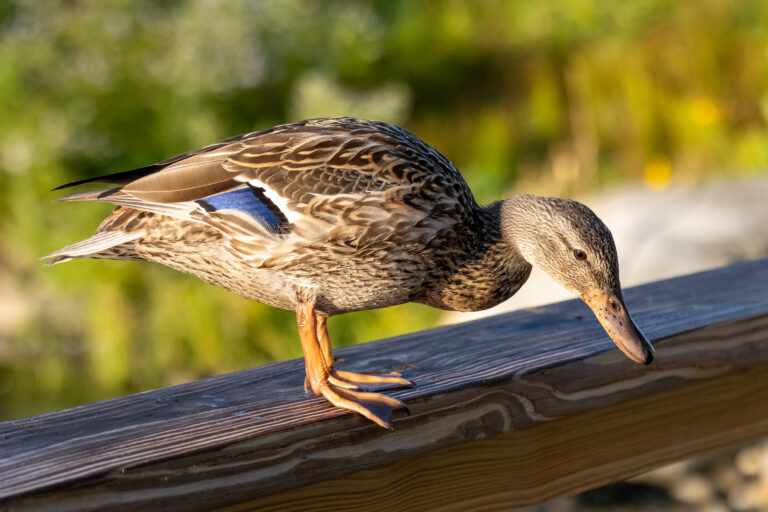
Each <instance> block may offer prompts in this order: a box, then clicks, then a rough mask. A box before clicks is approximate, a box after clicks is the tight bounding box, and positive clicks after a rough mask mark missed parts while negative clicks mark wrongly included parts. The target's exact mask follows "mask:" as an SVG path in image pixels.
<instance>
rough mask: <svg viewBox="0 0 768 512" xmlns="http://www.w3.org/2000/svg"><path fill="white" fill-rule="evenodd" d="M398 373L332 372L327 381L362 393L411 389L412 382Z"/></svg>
mask: <svg viewBox="0 0 768 512" xmlns="http://www.w3.org/2000/svg"><path fill="white" fill-rule="evenodd" d="M401 375H402V374H401V373H399V372H386V373H382V374H376V375H374V374H366V373H353V372H345V371H343V370H332V371H331V372H330V375H329V380H330V381H331V383H332V384H334V385H336V386H339V387H342V388H346V389H356V390H363V391H383V390H385V389H396V388H412V387H413V385H414V384H413V382H411V381H410V380H408V379H404V378H402V377H401Z"/></svg>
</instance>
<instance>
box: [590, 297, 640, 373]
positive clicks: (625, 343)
mask: <svg viewBox="0 0 768 512" xmlns="http://www.w3.org/2000/svg"><path fill="white" fill-rule="evenodd" d="M581 300H583V301H584V302H586V303H587V305H588V306H589V307H590V308H592V312H594V313H595V316H596V317H597V319H598V320H599V321H600V324H601V325H602V326H603V329H605V332H607V333H608V336H610V337H611V339H612V340H613V342H614V343H615V344H616V346H617V347H619V349H620V350H621V351H622V352H624V354H625V355H626V356H627V357H628V358H630V359H631V360H633V361H635V362H636V363H642V364H651V363H652V362H653V353H654V350H653V345H652V344H651V342H650V341H648V338H646V337H645V336H644V335H643V333H642V332H640V329H638V328H637V325H635V322H633V321H632V318H631V317H630V316H629V312H627V307H626V306H625V305H624V300H623V299H622V298H621V290H620V289H618V288H614V289H608V290H606V291H605V292H603V293H599V294H596V295H591V296H587V295H582V296H581Z"/></svg>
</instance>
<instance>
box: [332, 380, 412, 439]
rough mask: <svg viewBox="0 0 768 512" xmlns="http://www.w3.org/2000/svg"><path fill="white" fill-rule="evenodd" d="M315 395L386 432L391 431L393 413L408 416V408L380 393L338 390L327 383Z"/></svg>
mask: <svg viewBox="0 0 768 512" xmlns="http://www.w3.org/2000/svg"><path fill="white" fill-rule="evenodd" d="M317 393H318V394H320V395H323V396H324V397H325V398H326V400H328V401H329V402H331V404H333V405H334V406H336V407H340V408H342V409H347V410H349V411H353V412H356V413H358V414H361V415H363V416H365V417H366V418H368V419H369V420H371V421H373V422H374V423H376V424H377V425H379V426H381V427H383V428H386V429H388V430H392V412H393V411H396V410H404V411H406V412H407V413H408V415H410V411H408V407H407V406H406V405H405V404H404V403H403V402H402V401H400V400H398V399H397V398H392V397H390V396H387V395H382V394H380V393H370V392H366V391H354V390H351V389H345V388H340V387H337V386H334V385H332V384H330V383H329V382H328V383H323V384H322V385H320V387H319V389H318V390H317Z"/></svg>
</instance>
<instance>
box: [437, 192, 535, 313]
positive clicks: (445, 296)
mask: <svg viewBox="0 0 768 512" xmlns="http://www.w3.org/2000/svg"><path fill="white" fill-rule="evenodd" d="M505 203H506V201H504V202H501V201H499V202H496V203H492V204H489V205H487V206H482V207H478V208H477V210H476V215H475V218H474V223H473V225H472V226H467V234H466V236H462V235H461V234H460V233H456V235H457V237H458V238H459V239H461V242H463V243H459V240H457V241H456V242H457V243H455V244H453V243H452V244H451V245H455V246H456V247H461V250H460V253H459V254H455V253H454V254H450V255H449V259H448V260H447V261H448V264H446V265H445V266H443V269H445V270H443V271H441V272H440V273H441V276H440V277H441V279H437V280H435V285H434V286H433V287H431V288H430V290H429V291H428V293H427V295H426V297H425V300H423V301H422V302H425V303H427V304H429V305H431V306H434V307H438V308H442V309H451V310H456V311H479V310H483V309H488V308H490V307H493V306H495V305H497V304H499V303H501V302H503V301H505V300H506V299H508V298H509V297H511V296H512V295H514V293H515V292H517V290H518V289H519V288H520V286H522V285H523V283H525V281H526V280H527V279H528V276H529V275H530V272H531V266H530V265H529V264H528V263H527V262H526V261H525V259H523V258H522V257H521V256H520V253H519V252H518V251H517V249H516V247H514V245H512V244H511V243H510V241H509V240H507V239H506V237H505V236H504V234H503V227H502V220H503V218H502V211H503V209H504V204H505ZM447 269H450V270H447Z"/></svg>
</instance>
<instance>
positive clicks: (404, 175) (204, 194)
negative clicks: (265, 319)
mask: <svg viewBox="0 0 768 512" xmlns="http://www.w3.org/2000/svg"><path fill="white" fill-rule="evenodd" d="M89 182H100V183H117V184H120V185H122V186H121V187H115V188H111V189H106V190H99V191H90V192H81V193H75V194H71V195H69V196H65V197H63V198H61V200H64V201H73V200H96V201H104V202H110V203H113V204H117V205H121V206H127V207H129V208H134V209H137V210H142V211H148V212H152V213H155V214H161V215H167V216H171V217H176V218H179V219H183V220H189V221H192V222H202V223H205V224H208V225H211V226H214V227H216V228H217V229H219V230H220V231H222V232H224V233H225V234H226V235H227V236H228V238H229V240H230V243H231V245H232V247H233V248H234V249H235V250H237V251H240V252H241V253H242V255H243V256H244V257H249V258H250V257H253V259H254V260H259V261H263V260H264V259H265V257H267V254H265V251H266V252H270V253H271V254H272V256H275V252H279V253H284V254H285V253H287V252H290V251H291V250H293V249H295V248H296V247H298V246H306V245H313V244H332V245H335V246H339V247H343V248H346V249H348V250H354V251H359V250H362V249H365V248H370V247H371V246H372V245H375V244H376V243H378V242H382V241H384V240H389V241H391V242H393V243H396V244H399V245H400V246H403V245H408V244H410V245H411V246H413V248H414V250H418V248H419V246H423V244H425V243H427V242H428V241H429V240H431V239H432V238H433V237H434V236H436V234H437V233H438V232H439V231H441V230H443V229H447V228H450V227H451V226H452V225H453V224H455V223H456V222H457V221H460V220H462V217H466V216H468V215H471V214H472V212H473V211H474V209H473V205H475V203H474V199H473V198H472V195H471V192H470V191H469V189H468V187H467V185H466V183H465V182H464V180H463V179H462V178H461V176H460V174H459V173H458V171H456V169H455V168H454V167H453V165H452V164H451V163H450V161H448V159H447V158H445V157H444V156H443V155H442V154H440V153H439V152H438V151H436V150H435V149H433V148H431V147H429V146H428V145H426V144H424V143H423V142H421V141H420V140H419V139H417V138H416V137H414V136H413V135H411V134H410V133H408V132H407V131H405V130H403V129H401V128H397V127H394V126H392V125H388V124H386V123H379V122H371V121H361V120H357V119H352V118H334V119H319V120H309V121H303V122H300V123H293V124H289V125H282V126H278V127H275V128H272V129H270V130H265V131H260V132H253V133H249V134H244V135H241V136H237V137H233V138H230V139H227V140H225V141H221V142H219V143H216V144H212V145H210V146H207V147H206V148H202V149H200V150H196V151H192V152H189V153H185V154H182V155H178V156H176V157H173V158H170V159H168V160H165V161H164V162H160V163H158V164H154V165H152V166H148V167H144V168H141V169H136V170H133V171H128V172H124V173H118V174H114V175H108V176H101V177H98V178H93V179H90V180H82V181H78V182H74V183H72V184H68V185H65V186H73V185H79V184H83V183H89ZM59 188H63V187H59ZM265 241H271V242H272V243H269V244H266V245H265ZM279 245H282V247H278V246H279ZM278 249H282V250H278Z"/></svg>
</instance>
